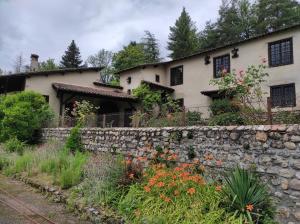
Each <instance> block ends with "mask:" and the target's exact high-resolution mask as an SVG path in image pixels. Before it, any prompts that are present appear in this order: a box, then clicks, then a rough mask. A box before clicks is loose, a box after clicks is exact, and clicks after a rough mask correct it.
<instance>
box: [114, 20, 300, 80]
mask: <svg viewBox="0 0 300 224" xmlns="http://www.w3.org/2000/svg"><path fill="white" fill-rule="evenodd" d="M299 28H300V23H297V24H295V25H292V26H289V27H284V28H281V29H278V30H274V31H271V32H267V33H262V34H259V35H256V36H253V37H250V38H248V39H245V40H240V41H236V42H231V43H227V44H224V45H220V46H217V47H215V48H210V49H204V50H201V51H198V52H196V53H194V54H191V55H187V56H184V57H181V58H177V59H174V60H170V61H164V62H157V63H150V64H147V63H146V64H141V65H137V66H134V67H130V68H126V69H123V70H120V71H118V72H117V74H121V73H123V72H127V71H130V70H133V69H136V68H140V69H144V68H146V67H147V66H159V65H165V64H170V63H172V62H177V61H181V60H185V59H189V58H192V57H195V56H199V55H205V54H209V53H212V52H214V51H217V50H221V49H224V48H228V47H233V46H236V45H240V44H243V43H247V42H250V41H253V40H257V39H261V38H264V37H267V36H271V35H273V34H278V33H282V32H285V31H288V30H292V29H299Z"/></svg>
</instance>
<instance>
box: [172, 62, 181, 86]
mask: <svg viewBox="0 0 300 224" xmlns="http://www.w3.org/2000/svg"><path fill="white" fill-rule="evenodd" d="M182 84H183V66H182V65H181V66H177V67H174V68H171V86H177V85H182Z"/></svg>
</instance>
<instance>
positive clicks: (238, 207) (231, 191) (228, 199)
mask: <svg viewBox="0 0 300 224" xmlns="http://www.w3.org/2000/svg"><path fill="white" fill-rule="evenodd" d="M223 194H224V198H225V201H224V203H225V206H226V207H227V208H228V210H229V211H231V212H233V213H235V214H236V216H238V217H239V218H240V219H242V220H243V223H245V222H247V223H265V221H266V220H272V218H273V217H274V214H275V209H274V206H273V204H272V202H271V198H270V195H269V193H268V190H267V188H266V185H265V184H264V183H262V181H261V180H260V179H259V178H258V177H257V176H256V175H255V174H254V173H252V172H250V171H247V170H244V169H241V168H236V169H235V170H234V171H232V172H230V173H228V174H227V176H226V177H225V186H224V188H223ZM269 223H272V222H269Z"/></svg>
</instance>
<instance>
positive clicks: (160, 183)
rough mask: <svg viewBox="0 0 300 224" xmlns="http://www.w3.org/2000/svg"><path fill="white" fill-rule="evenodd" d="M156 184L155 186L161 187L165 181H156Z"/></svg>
mask: <svg viewBox="0 0 300 224" xmlns="http://www.w3.org/2000/svg"><path fill="white" fill-rule="evenodd" d="M156 186H157V187H163V186H165V183H164V182H162V181H160V182H158V183H157V184H156Z"/></svg>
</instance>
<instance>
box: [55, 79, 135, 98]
mask: <svg viewBox="0 0 300 224" xmlns="http://www.w3.org/2000/svg"><path fill="white" fill-rule="evenodd" d="M52 86H53V88H54V89H55V90H56V91H62V92H72V93H81V94H84V95H92V96H103V97H109V98H117V99H126V100H136V97H134V96H131V95H128V94H127V93H124V92H123V91H121V90H117V89H114V88H112V89H111V90H108V89H107V88H105V89H103V88H101V87H96V88H92V87H86V86H77V85H70V84H64V83H52Z"/></svg>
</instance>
